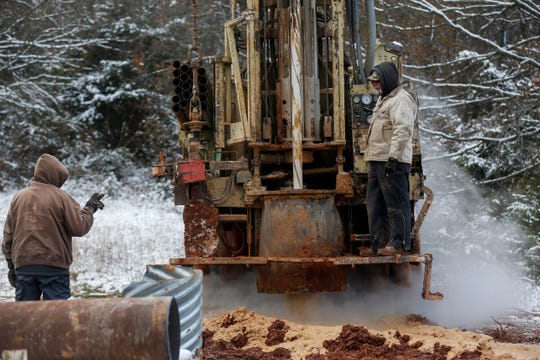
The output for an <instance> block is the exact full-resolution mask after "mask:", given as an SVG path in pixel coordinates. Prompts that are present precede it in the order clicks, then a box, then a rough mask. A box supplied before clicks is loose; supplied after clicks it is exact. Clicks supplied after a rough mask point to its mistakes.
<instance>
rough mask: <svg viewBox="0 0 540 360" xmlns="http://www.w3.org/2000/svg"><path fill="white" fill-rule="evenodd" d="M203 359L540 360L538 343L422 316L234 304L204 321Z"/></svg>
mask: <svg viewBox="0 0 540 360" xmlns="http://www.w3.org/2000/svg"><path fill="white" fill-rule="evenodd" d="M204 328H205V330H204V332H203V349H202V358H203V359H209V360H212V359H221V360H232V359H247V360H251V359H253V360H256V359H257V360H259V359H261V360H271V359H292V360H323V359H324V360H335V359H339V360H347V359H351V360H352V359H369V360H379V359H380V360H382V359H385V360H386V359H403V360H405V359H421V360H431V359H433V360H446V359H448V360H450V359H452V360H469V359H485V360H487V359H490V360H491V359H501V360H503V359H504V360H510V359H515V360H518V359H519V360H529V359H530V360H535V359H536V360H540V346H538V345H531V344H528V345H525V344H507V343H497V342H496V341H495V340H494V338H492V337H490V336H487V335H484V334H479V333H475V332H471V331H463V330H459V329H445V328H443V327H440V326H435V325H434V324H432V323H431V322H430V321H429V320H427V319H425V318H422V317H421V316H418V315H409V316H406V317H403V318H401V319H384V320H383V321H381V323H380V324H378V325H377V328H378V329H368V328H367V327H365V326H361V325H351V324H345V325H342V326H321V325H305V324H296V323H293V322H290V321H288V320H280V319H275V318H271V317H266V316H263V315H260V314H257V313H254V312H248V311H247V310H246V309H245V308H243V307H240V308H236V309H235V310H233V311H227V312H223V313H220V314H216V315H214V316H207V317H206V318H205V320H204Z"/></svg>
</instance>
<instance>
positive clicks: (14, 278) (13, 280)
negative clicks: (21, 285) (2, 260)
mask: <svg viewBox="0 0 540 360" xmlns="http://www.w3.org/2000/svg"><path fill="white" fill-rule="evenodd" d="M8 269H9V271H8V280H9V283H10V284H11V286H13V287H17V274H15V267H14V266H13V262H12V261H8Z"/></svg>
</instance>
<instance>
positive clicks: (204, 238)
mask: <svg viewBox="0 0 540 360" xmlns="http://www.w3.org/2000/svg"><path fill="white" fill-rule="evenodd" d="M183 218H184V247H185V251H186V256H187V257H192V256H196V257H211V256H213V255H215V253H216V250H217V245H218V242H219V236H218V223H219V213H218V210H217V208H216V207H214V206H213V205H212V204H210V203H209V202H207V201H206V200H202V199H197V200H191V201H190V202H188V203H187V204H186V205H185V207H184V214H183Z"/></svg>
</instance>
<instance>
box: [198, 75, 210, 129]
mask: <svg viewBox="0 0 540 360" xmlns="http://www.w3.org/2000/svg"><path fill="white" fill-rule="evenodd" d="M197 78H198V82H199V101H200V105H201V111H202V114H203V120H204V121H206V122H207V123H208V124H209V125H210V124H212V119H213V115H214V96H213V94H212V86H211V84H210V81H209V79H208V74H207V73H206V70H205V69H204V68H202V67H201V68H199V69H197Z"/></svg>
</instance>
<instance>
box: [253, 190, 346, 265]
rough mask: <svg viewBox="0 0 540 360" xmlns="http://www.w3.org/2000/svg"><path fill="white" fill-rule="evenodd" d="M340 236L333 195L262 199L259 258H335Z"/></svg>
mask: <svg viewBox="0 0 540 360" xmlns="http://www.w3.org/2000/svg"><path fill="white" fill-rule="evenodd" d="M343 236H344V235H343V227H342V224H341V218H340V216H339V213H338V211H337V208H336V205H335V203H334V197H333V196H323V195H319V194H317V196H309V195H307V194H306V195H304V196H302V197H301V196H298V197H279V198H273V197H266V198H265V199H264V205H263V210H262V221H261V240H260V248H259V254H260V256H290V257H313V256H314V257H327V256H337V255H339V254H340V252H341V250H342V242H343Z"/></svg>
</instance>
